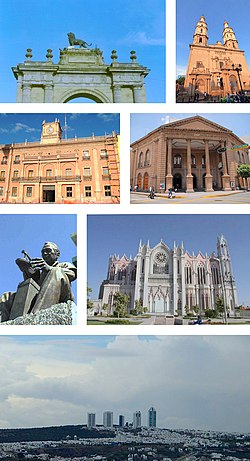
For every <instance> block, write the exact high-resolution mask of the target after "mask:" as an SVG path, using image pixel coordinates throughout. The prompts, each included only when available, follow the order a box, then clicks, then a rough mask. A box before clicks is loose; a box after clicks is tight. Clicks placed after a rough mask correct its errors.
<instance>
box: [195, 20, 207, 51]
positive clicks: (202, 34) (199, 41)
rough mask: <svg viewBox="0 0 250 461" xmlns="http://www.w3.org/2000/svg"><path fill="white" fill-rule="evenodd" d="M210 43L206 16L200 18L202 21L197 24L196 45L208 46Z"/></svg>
mask: <svg viewBox="0 0 250 461" xmlns="http://www.w3.org/2000/svg"><path fill="white" fill-rule="evenodd" d="M207 43H208V28H207V23H206V20H205V17H204V16H201V17H200V20H199V21H198V22H197V24H196V28H195V33H194V40H193V44H194V45H203V46H207Z"/></svg>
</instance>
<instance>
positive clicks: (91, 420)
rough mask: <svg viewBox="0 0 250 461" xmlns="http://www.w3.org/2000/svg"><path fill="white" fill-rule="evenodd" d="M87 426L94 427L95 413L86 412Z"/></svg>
mask: <svg viewBox="0 0 250 461" xmlns="http://www.w3.org/2000/svg"><path fill="white" fill-rule="evenodd" d="M87 425H88V427H95V413H88V421H87Z"/></svg>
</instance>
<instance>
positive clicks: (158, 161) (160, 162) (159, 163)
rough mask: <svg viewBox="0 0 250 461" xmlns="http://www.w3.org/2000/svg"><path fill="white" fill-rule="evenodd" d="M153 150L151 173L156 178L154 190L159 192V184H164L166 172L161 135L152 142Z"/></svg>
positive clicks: (164, 149)
mask: <svg viewBox="0 0 250 461" xmlns="http://www.w3.org/2000/svg"><path fill="white" fill-rule="evenodd" d="M153 148H154V152H153V156H152V161H151V164H152V166H153V170H152V173H153V175H154V176H156V181H155V182H157V183H156V190H159V189H160V184H161V183H165V171H166V140H165V136H164V135H163V134H162V135H161V136H160V137H159V138H158V139H155V140H154V141H153Z"/></svg>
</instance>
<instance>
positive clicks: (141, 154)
mask: <svg viewBox="0 0 250 461" xmlns="http://www.w3.org/2000/svg"><path fill="white" fill-rule="evenodd" d="M142 165H143V152H141V153H140V155H139V162H138V168H142Z"/></svg>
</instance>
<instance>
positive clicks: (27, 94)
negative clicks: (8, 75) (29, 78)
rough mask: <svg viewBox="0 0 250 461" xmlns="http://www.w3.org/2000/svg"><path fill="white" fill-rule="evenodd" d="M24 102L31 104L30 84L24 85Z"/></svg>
mask: <svg viewBox="0 0 250 461" xmlns="http://www.w3.org/2000/svg"><path fill="white" fill-rule="evenodd" d="M22 102H31V86H30V84H29V83H24V84H23V101H22Z"/></svg>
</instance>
